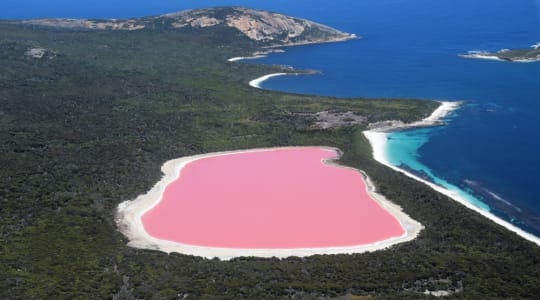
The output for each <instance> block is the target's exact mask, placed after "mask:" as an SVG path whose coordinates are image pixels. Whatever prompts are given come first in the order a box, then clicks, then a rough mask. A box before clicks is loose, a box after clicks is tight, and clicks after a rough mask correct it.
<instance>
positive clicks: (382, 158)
mask: <svg viewBox="0 0 540 300" xmlns="http://www.w3.org/2000/svg"><path fill="white" fill-rule="evenodd" d="M458 106H459V104H457V105H456V102H442V104H441V106H439V108H437V109H436V110H435V111H434V112H433V114H431V116H429V117H427V118H425V119H424V120H422V121H419V122H415V123H412V124H410V125H407V126H397V127H386V128H384V129H371V130H366V131H364V132H363V134H364V136H365V137H366V138H367V139H368V141H369V143H370V144H371V147H372V149H373V158H374V159H375V160H376V161H378V162H379V163H381V164H383V165H385V166H387V167H389V168H392V169H393V170H396V171H398V172H401V173H403V174H405V175H406V176H408V177H410V178H413V179H415V180H417V181H420V182H422V183H424V184H426V185H427V186H429V187H431V188H432V189H434V190H435V191H437V192H439V193H441V194H443V195H446V196H448V197H450V198H451V199H453V200H455V201H457V202H459V203H461V204H463V205H465V206H466V207H467V208H469V209H472V210H474V211H476V212H477V213H479V214H481V215H482V216H484V217H486V218H488V219H490V220H491V221H493V222H495V223H497V224H499V225H501V226H503V227H505V228H506V229H508V230H510V231H512V232H515V233H516V234H518V235H519V236H521V237H523V238H525V239H526V240H528V241H531V242H533V243H535V244H537V245H539V246H540V238H538V237H537V236H535V235H533V234H530V233H528V232H526V231H524V230H523V229H521V228H519V227H517V226H515V225H513V224H511V223H509V222H507V221H505V220H503V219H501V218H499V217H497V216H495V215H494V214H492V213H489V212H487V211H485V210H483V209H481V208H479V207H477V206H475V205H474V204H472V203H470V202H469V201H467V199H465V198H463V197H462V196H460V195H459V194H457V193H456V192H454V191H451V190H448V189H445V188H444V187H442V186H439V185H436V184H434V183H432V182H429V181H427V180H425V179H423V178H421V177H419V176H416V175H414V174H412V173H410V172H409V171H406V170H403V169H400V168H398V167H396V166H394V165H392V164H390V162H389V161H388V158H387V157H386V143H387V141H388V136H387V135H388V132H390V131H392V130H395V129H400V128H404V127H417V126H427V125H429V124H437V123H440V119H442V118H444V117H445V116H446V115H447V114H448V113H450V112H451V111H452V110H454V109H457V107H458Z"/></svg>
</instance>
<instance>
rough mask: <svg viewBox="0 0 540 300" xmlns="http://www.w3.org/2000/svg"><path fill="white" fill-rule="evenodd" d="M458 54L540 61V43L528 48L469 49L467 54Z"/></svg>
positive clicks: (467, 56) (503, 59)
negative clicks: (494, 50)
mask: <svg viewBox="0 0 540 300" xmlns="http://www.w3.org/2000/svg"><path fill="white" fill-rule="evenodd" d="M460 56H461V57H465V58H479V59H491V60H500V61H510V62H535V61H540V43H539V44H535V45H533V46H532V48H530V49H501V50H499V51H497V52H487V51H469V53H468V54H463V55H460Z"/></svg>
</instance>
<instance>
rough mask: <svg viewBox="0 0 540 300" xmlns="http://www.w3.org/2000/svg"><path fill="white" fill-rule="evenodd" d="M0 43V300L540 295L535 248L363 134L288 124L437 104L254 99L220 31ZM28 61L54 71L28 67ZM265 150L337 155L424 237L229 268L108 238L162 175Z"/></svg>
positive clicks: (45, 35) (230, 35)
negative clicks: (410, 170)
mask: <svg viewBox="0 0 540 300" xmlns="http://www.w3.org/2000/svg"><path fill="white" fill-rule="evenodd" d="M0 32H1V37H2V38H1V40H0V65H1V66H2V68H0V87H1V88H0V139H1V140H2V144H1V145H0V147H1V148H0V149H1V150H0V165H1V166H2V167H1V168H0V206H1V208H2V209H1V212H0V230H1V231H0V232H1V235H0V247H1V251H0V297H1V298H77V297H80V298H108V297H112V296H113V295H122V296H127V297H128V298H129V297H131V296H133V297H137V298H175V297H177V295H179V294H184V293H188V294H191V295H192V296H196V297H198V298H199V297H203V296H204V297H206V298H207V299H212V298H221V297H225V298H236V299H239V298H252V299H253V298H258V299H262V298H276V297H286V296H288V295H297V296H302V297H310V296H322V295H325V296H338V295H344V294H346V293H353V294H371V295H379V296H382V297H396V296H400V297H405V296H409V297H418V296H420V294H418V293H417V292H421V291H424V289H425V288H430V289H432V290H437V289H444V288H447V287H454V288H458V287H460V286H461V285H462V286H463V287H464V289H463V291H462V292H461V293H459V294H457V296H458V297H465V298H477V297H481V298H494V297H531V296H533V295H538V294H540V288H539V287H540V276H539V275H540V250H539V248H538V247H536V246H534V245H532V244H531V243H529V242H526V241H524V240H522V239H521V238H519V237H517V236H515V235H513V234H511V233H509V232H507V231H506V230H504V229H502V228H500V227H499V226H496V225H494V224H492V223H491V222H490V221H487V220H485V219H484V218H483V217H481V216H479V215H477V214H475V213H473V212H470V211H469V210H467V209H465V208H463V207H461V206H460V205H458V204H456V203H455V202H453V201H451V200H449V199H447V198H446V197H444V196H442V195H439V194H438V193H435V192H433V191H431V190H430V189H428V188H426V187H424V186H423V185H421V184H419V183H417V182H414V181H412V180H411V179H409V178H407V177H405V176H402V175H399V174H398V173H396V172H394V171H392V170H389V169H388V168H385V167H383V166H380V165H379V164H377V163H376V162H374V161H373V160H372V159H371V156H370V148H369V144H368V143H367V141H366V140H365V139H364V138H363V136H362V135H361V130H362V127H361V126H359V127H355V128H348V129H347V128H345V129H333V130H312V129H309V128H307V127H306V124H308V123H309V121H310V120H309V119H306V118H305V117H299V116H296V115H295V114H294V112H306V111H313V112H314V111H320V110H325V109H336V110H353V111H357V112H359V113H361V114H364V115H367V116H369V118H370V120H371V121H376V120H385V119H403V120H407V121H411V120H415V119H420V118H422V117H424V116H426V115H428V114H429V112H430V111H432V110H433V109H434V107H435V106H436V103H433V102H425V101H413V100H389V99H386V100H369V99H334V98H326V97H315V96H302V95H293V94H284V93H276V92H269V91H261V90H255V89H252V88H250V87H248V86H247V85H246V82H247V81H249V80H250V79H251V78H254V77H256V76H259V75H262V74H264V73H268V72H271V71H274V70H275V68H274V67H264V66H251V65H246V64H238V63H234V64H233V63H227V62H226V58H227V57H231V56H237V55H238V54H246V53H249V52H250V51H251V50H252V49H251V47H252V45H251V44H250V43H249V42H248V41H245V40H239V39H238V37H237V35H236V33H235V32H232V31H228V30H225V31H224V32H220V33H215V32H211V31H197V32H167V31H140V32H72V31H66V32H62V31H53V30H42V29H37V30H31V29H30V28H22V27H16V26H12V25H6V24H0ZM233 39H234V40H235V41H236V42H235V44H231V43H230V40H233ZM30 46H41V47H44V48H47V49H53V50H54V51H55V52H56V57H55V58H54V59H48V58H45V59H42V60H35V59H30V58H28V57H25V55H24V52H25V51H26V50H27V49H28V47H30ZM240 49H243V50H240ZM277 145H329V146H337V147H339V148H341V149H343V150H344V151H345V156H344V157H343V163H345V164H348V165H351V166H356V167H360V168H362V169H364V170H365V171H367V173H368V174H369V175H370V176H371V177H372V178H373V179H374V181H375V182H376V183H377V185H378V186H379V187H380V190H381V191H382V192H383V193H384V194H385V195H387V196H388V197H389V198H390V199H392V200H393V201H395V202H396V203H398V204H400V205H402V206H403V207H404V209H405V211H406V212H407V213H408V214H410V215H411V216H412V217H413V218H415V219H416V220H418V221H420V222H421V223H422V224H424V225H425V226H426V227H427V228H426V230H424V231H423V232H422V234H421V236H420V237H419V238H418V239H417V240H415V241H413V242H410V243H406V244H402V245H398V246H396V247H393V248H391V249H389V250H387V251H379V252H375V253H368V254H362V255H338V256H314V257H310V258H305V259H298V258H290V259H286V260H274V259H255V258H245V259H237V260H234V261H231V262H220V261H216V260H203V259H200V258H195V257H189V256H183V255H177V254H173V255H166V254H163V253H159V252H153V251H142V250H136V249H131V248H128V247H126V246H125V243H126V241H125V240H124V238H123V237H122V236H121V235H120V234H119V233H117V231H116V229H115V225H114V219H113V217H114V209H115V207H116V205H117V204H118V203H120V202H122V201H124V200H126V199H132V198H134V197H136V196H137V195H138V194H141V193H144V192H145V191H147V190H148V189H149V188H150V187H151V186H152V185H153V183H155V182H156V181H157V180H158V179H159V178H160V176H161V174H160V166H161V164H162V163H163V162H165V161H166V160H168V159H171V158H175V157H180V156H183V155H191V154H195V153H203V152H209V151H217V150H230V149H241V148H251V147H265V146H277Z"/></svg>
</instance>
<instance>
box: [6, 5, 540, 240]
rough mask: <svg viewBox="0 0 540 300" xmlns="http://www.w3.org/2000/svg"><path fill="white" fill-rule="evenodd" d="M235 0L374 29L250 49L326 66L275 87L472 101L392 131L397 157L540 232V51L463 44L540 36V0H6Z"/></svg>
mask: <svg viewBox="0 0 540 300" xmlns="http://www.w3.org/2000/svg"><path fill="white" fill-rule="evenodd" d="M223 5H242V6H249V7H254V8H260V9H267V10H273V11H278V12H282V13H286V14H290V15H294V16H298V17H302V18H307V19H311V20H314V21H317V22H320V23H324V24H327V25H330V26H333V27H336V28H338V29H341V30H343V31H347V32H350V33H356V34H357V35H360V36H362V39H359V40H353V41H349V42H345V43H336V44H322V45H309V46H301V47H292V48H287V49H286V50H287V51H286V52H285V53H276V54H272V55H271V56H269V57H267V58H264V59H260V60H258V61H250V63H252V62H255V63H265V64H267V63H270V64H282V65H291V66H293V67H295V68H299V69H302V68H305V69H317V70H320V71H321V72H322V74H320V75H311V76H282V77H274V78H272V79H270V80H268V81H265V82H264V83H263V87H264V88H267V89H273V90H281V91H288V92H299V93H308V94H321V95H331V96H340V97H378V98H385V97H386V98H395V97H405V98H420V99H437V100H459V101H464V103H465V104H464V106H462V107H461V108H460V109H459V110H457V111H456V112H454V113H453V114H452V115H450V116H449V117H448V119H447V122H448V125H446V126H441V127H433V128H423V129H416V130H408V131H402V132H395V133H392V134H390V135H389V143H388V154H389V159H390V160H391V163H392V164H394V165H396V166H399V167H401V168H404V169H407V170H411V171H412V172H415V173H419V174H423V175H427V176H429V177H430V178H431V180H432V181H433V182H436V183H438V184H440V185H443V186H446V187H447V188H451V189H454V190H459V191H460V193H463V194H464V195H467V198H468V199H470V201H471V202H473V203H475V204H476V205H478V206H480V207H481V208H483V209H484V210H487V211H491V212H492V213H493V214H495V215H497V216H499V217H501V218H503V219H505V220H507V221H509V222H512V223H513V224H515V225H516V226H519V227H521V228H523V229H525V230H526V231H528V232H531V233H533V234H535V235H537V236H540V192H539V191H538V188H537V186H536V185H537V184H538V183H539V182H540V173H539V170H538V169H539V168H540V154H539V153H540V116H539V112H540V62H538V63H509V62H499V61H488V60H474V59H464V58H461V57H459V56H458V55H459V54H463V53H467V52H468V51H471V50H486V51H497V50H499V49H503V48H527V47H529V46H531V45H533V44H536V43H538V42H540V0H517V1H516V0H498V1H487V0H474V1H471V0H437V1H433V0H409V1H403V0H386V1H380V0H361V1H352V0H350V1H345V0H336V1H328V0H325V1H323V0H310V1H305V0H299V1H285V0H272V1H262V0H252V1H250V0H244V1H242V0H238V1H232V0H230V1H229V0H215V1H206V0H197V1H194V0H189V1H180V0H178V1H171V0H130V1H126V0H116V1H115V0H108V1H105V0H94V1H89V0H80V1H67V0H57V1H40V0H3V1H2V2H1V3H0V18H3V19H28V18H40V17H69V18H125V17H136V16H146V15H157V14H163V13H167V12H172V11H178V10H183V9H188V8H196V7H207V6H223Z"/></svg>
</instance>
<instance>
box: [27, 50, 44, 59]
mask: <svg viewBox="0 0 540 300" xmlns="http://www.w3.org/2000/svg"><path fill="white" fill-rule="evenodd" d="M46 53H47V50H46V49H44V48H31V49H29V50H28V51H26V53H25V55H26V56H29V57H31V58H36V59H41V58H43V56H45V54H46Z"/></svg>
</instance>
